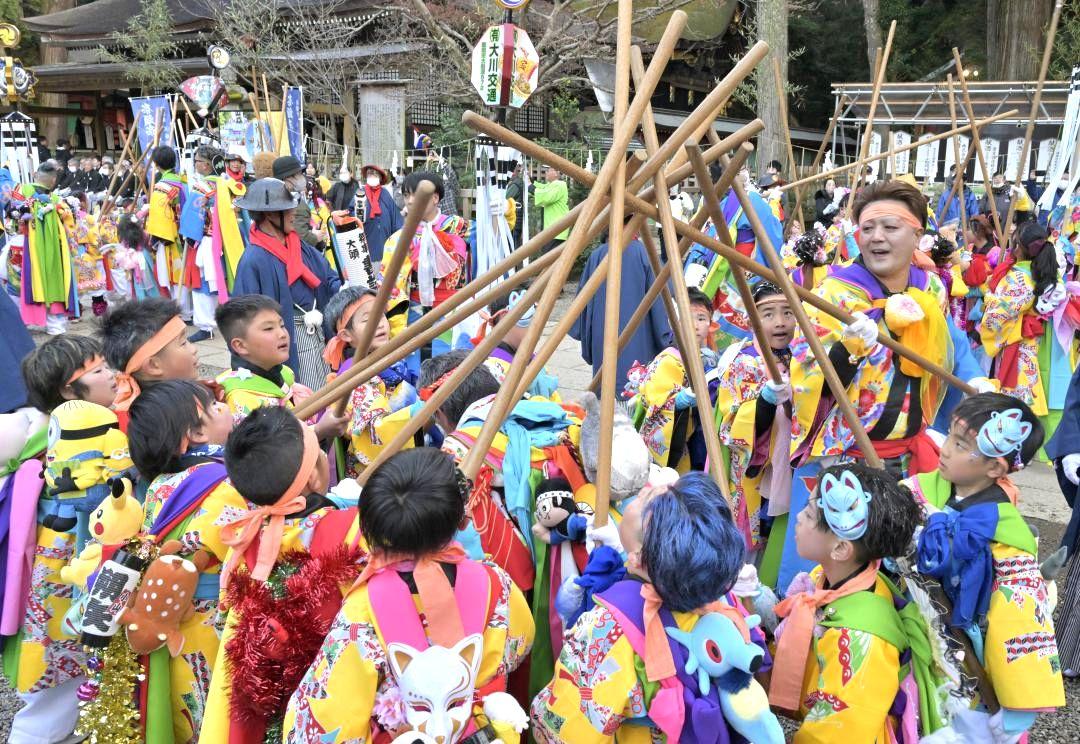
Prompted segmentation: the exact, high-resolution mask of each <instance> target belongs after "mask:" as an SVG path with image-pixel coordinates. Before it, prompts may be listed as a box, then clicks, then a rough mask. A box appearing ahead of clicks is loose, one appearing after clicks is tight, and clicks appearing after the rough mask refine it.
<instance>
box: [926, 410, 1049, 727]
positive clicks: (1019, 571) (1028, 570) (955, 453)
mask: <svg viewBox="0 0 1080 744" xmlns="http://www.w3.org/2000/svg"><path fill="white" fill-rule="evenodd" d="M1042 441H1043V429H1042V425H1041V424H1040V423H1039V420H1038V419H1037V418H1036V416H1035V414H1034V412H1033V411H1032V410H1031V408H1030V407H1028V406H1027V405H1025V404H1023V403H1022V402H1019V401H1017V400H1016V398H1014V397H1010V396H1007V395H1002V394H1000V393H987V394H983V395H976V396H973V397H970V398H967V399H966V400H964V401H963V402H962V403H961V404H960V405H958V406H957V407H956V409H955V410H954V411H953V416H952V425H951V427H950V429H949V436H948V438H947V439H946V440H945V443H944V444H943V445H942V446H941V464H940V467H939V468H938V470H935V471H934V472H931V473H922V474H920V475H918V476H916V477H914V478H911V479H909V480H907V481H905V484H906V485H907V486H908V487H910V488H911V490H912V491H913V492H914V493H915V496H916V497H917V499H918V502H919V503H920V504H922V505H923V507H924V508H925V510H926V511H927V513H928V514H929V518H928V520H927V523H926V527H925V529H923V531H922V533H921V535H920V536H919V547H918V558H919V570H920V571H921V572H923V573H924V574H927V575H929V576H931V577H933V578H935V579H937V580H938V581H939V582H940V583H941V586H942V588H943V589H944V590H945V593H946V595H947V596H948V597H949V599H950V600H951V602H952V614H951V615H950V616H949V617H946V618H942V622H943V623H944V624H946V625H948V626H950V627H953V628H958V629H960V630H962V631H964V632H965V633H967V634H968V635H969V636H970V637H971V639H972V644H973V646H974V649H975V653H976V654H977V655H978V656H979V662H980V663H981V664H982V665H983V667H984V668H985V670H986V673H987V676H988V678H989V680H990V683H991V685H992V686H993V688H994V694H995V695H996V696H997V699H998V702H999V703H1000V705H1001V706H1002V709H1001V711H1000V712H999V713H998V714H996V715H995V716H994V718H997V719H998V720H999V725H1000V726H1001V728H1002V729H1003V730H1004V731H1005V733H1006V735H1007V736H1009V737H1018V736H1019V735H1020V734H1022V733H1023V732H1025V731H1026V730H1027V729H1029V728H1030V727H1031V725H1032V724H1033V723H1034V722H1035V719H1036V717H1037V716H1038V714H1039V713H1041V712H1052V711H1053V710H1054V709H1055V708H1060V707H1062V706H1064V705H1065V690H1064V687H1063V683H1062V677H1061V667H1060V663H1059V660H1058V649H1057V643H1056V640H1055V635H1054V621H1053V617H1052V613H1053V607H1052V605H1051V603H1050V599H1049V595H1048V592H1047V585H1046V582H1045V581H1044V579H1043V576H1042V573H1041V572H1040V570H1039V563H1038V559H1037V554H1038V541H1037V539H1036V537H1035V535H1034V534H1033V533H1032V531H1031V529H1030V528H1029V527H1028V525H1027V524H1026V523H1025V522H1024V519H1023V517H1022V516H1021V515H1020V512H1019V511H1017V508H1016V499H1017V496H1018V491H1017V488H1016V486H1015V485H1014V484H1013V482H1012V481H1011V480H1010V479H1009V473H1012V472H1015V471H1017V470H1019V469H1021V468H1023V467H1024V466H1025V465H1027V463H1028V462H1030V461H1031V459H1032V458H1033V457H1034V456H1035V454H1036V453H1037V452H1038V450H1039V447H1040V446H1042ZM960 535H964V537H963V540H964V543H963V545H960V544H959V542H958V541H959V540H960Z"/></svg>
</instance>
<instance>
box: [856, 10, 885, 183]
mask: <svg viewBox="0 0 1080 744" xmlns="http://www.w3.org/2000/svg"><path fill="white" fill-rule="evenodd" d="M895 37H896V21H895V20H894V21H893V22H892V23H890V24H889V35H888V36H887V37H886V38H885V50H884V51H883V52H882V53H881V62H880V63H879V64H878V68H877V71H876V76H875V78H874V89H873V92H872V93H871V95H870V111H869V113H868V114H867V117H866V134H865V135H864V136H863V151H862V157H864V158H865V157H866V155H867V153H868V152H869V150H870V136H871V135H872V133H873V131H874V115H875V114H876V113H877V105H878V100H880V98H881V86H882V85H884V84H885V73H886V72H887V71H888V69H889V58H890V57H891V56H892V45H893V39H894V38H895ZM864 176H865V174H864V173H863V171H862V170H860V171H859V172H858V174H856V176H855V188H854V189H852V191H858V190H859V188H860V187H861V186H862V182H863V177H864ZM854 198H855V197H854V196H852V199H854ZM849 204H850V202H849Z"/></svg>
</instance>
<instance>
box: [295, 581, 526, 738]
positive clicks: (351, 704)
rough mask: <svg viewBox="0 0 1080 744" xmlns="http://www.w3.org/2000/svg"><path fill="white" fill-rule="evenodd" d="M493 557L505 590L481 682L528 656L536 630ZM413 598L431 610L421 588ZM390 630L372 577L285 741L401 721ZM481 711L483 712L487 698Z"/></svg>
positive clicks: (355, 595) (307, 683)
mask: <svg viewBox="0 0 1080 744" xmlns="http://www.w3.org/2000/svg"><path fill="white" fill-rule="evenodd" d="M485 565H486V566H487V568H488V569H489V571H490V575H492V576H493V577H497V583H496V584H493V585H492V587H491V591H493V592H497V594H498V596H497V597H495V598H494V599H495V601H494V604H493V612H492V613H491V615H490V616H489V618H488V621H487V624H486V626H485V627H484V632H483V652H482V656H481V659H480V666H479V671H478V672H477V675H476V686H477V689H479V688H481V687H483V686H484V685H486V684H488V683H489V682H491V681H492V680H494V679H495V678H497V677H505V675H507V674H509V673H510V672H512V671H513V670H514V669H516V668H517V667H518V666H519V665H520V664H521V663H522V661H524V660H525V658H526V657H527V656H528V654H529V649H530V648H531V647H532V641H533V634H534V626H533V619H532V613H531V611H530V610H529V605H528V604H527V603H526V601H525V597H524V595H522V593H521V591H520V590H518V588H517V587H515V586H514V584H513V582H512V581H511V580H510V577H509V576H508V575H507V574H506V572H504V571H503V570H502V569H500V568H498V567H497V566H495V565H494V564H492V563H485ZM413 601H414V602H415V603H416V608H417V610H418V611H419V612H420V613H421V615H423V608H422V607H421V605H420V601H419V597H418V596H417V595H413ZM383 633H384V631H383V629H382V628H380V627H379V624H378V622H377V620H376V617H375V612H374V610H373V608H372V603H371V598H370V595H369V593H368V587H367V585H366V584H364V585H361V586H359V587H357V588H356V589H354V590H353V591H352V592H351V593H350V594H349V595H348V596H347V597H346V599H345V603H344V604H343V605H342V608H341V611H340V612H339V613H338V616H337V618H336V619H335V620H334V625H333V627H332V628H331V629H330V632H329V633H328V634H327V636H326V640H325V641H324V643H323V647H322V650H321V651H319V655H318V656H317V657H316V659H315V661H314V663H313V664H312V665H311V667H310V668H309V669H308V671H307V674H306V675H305V676H304V679H303V681H302V682H301V683H300V686H299V687H298V688H297V690H296V692H295V693H293V696H292V698H291V699H290V700H289V708H288V711H287V712H286V714H285V721H284V725H283V730H284V732H285V736H284V741H285V742H295V743H296V744H304V743H306V742H312V741H320V742H327V743H330V742H336V743H338V744H345V743H346V742H368V741H373V740H374V739H373V737H374V733H375V730H378V729H375V727H373V723H376V724H380V725H379V729H381V730H383V731H386V730H392V729H393V728H394V727H395V725H399V724H400V721H398V720H397V719H396V718H395V717H392V716H391V715H390V711H392V709H393V708H394V707H395V706H394V703H393V702H392V701H393V700H394V699H396V698H397V696H398V695H400V693H399V692H398V688H397V684H396V682H395V679H394V676H393V673H392V671H391V669H390V666H389V662H388V661H387V652H386V641H385V639H384V635H383ZM474 712H475V713H476V714H481V708H480V706H479V705H475V706H474ZM500 733H501V737H505V736H506V734H505V733H504V732H500ZM382 736H383V737H386V734H383V735H382ZM380 740H381V739H380ZM385 740H386V741H389V737H386V739H385ZM503 740H504V741H506V739H505V738H504V739H503ZM506 744H514V743H513V742H510V741H506Z"/></svg>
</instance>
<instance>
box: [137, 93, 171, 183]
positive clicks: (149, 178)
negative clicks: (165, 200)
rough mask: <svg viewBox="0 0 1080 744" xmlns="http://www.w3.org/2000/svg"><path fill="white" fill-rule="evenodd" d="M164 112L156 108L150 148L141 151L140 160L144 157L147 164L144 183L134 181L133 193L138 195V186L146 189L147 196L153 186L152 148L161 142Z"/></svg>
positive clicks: (155, 147)
mask: <svg viewBox="0 0 1080 744" xmlns="http://www.w3.org/2000/svg"><path fill="white" fill-rule="evenodd" d="M164 119H165V116H164V112H163V111H162V110H161V109H158V110H157V111H156V112H154V139H153V140H152V141H151V144H150V149H149V150H147V151H146V152H144V153H142V155H141V156H140V158H139V159H140V160H142V159H143V158H146V160H147V164H146V165H145V166H144V173H145V174H146V183H143V182H142V179H139V180H138V181H136V182H135V195H136V196H138V194H139V189H140V187H141V188H142V189H144V190H145V191H146V194H147V197H149V195H150V190H151V189H152V188H154V160H153V157H154V150H156V149H157V146H158V143H159V142H161V127H162V124H163V123H164Z"/></svg>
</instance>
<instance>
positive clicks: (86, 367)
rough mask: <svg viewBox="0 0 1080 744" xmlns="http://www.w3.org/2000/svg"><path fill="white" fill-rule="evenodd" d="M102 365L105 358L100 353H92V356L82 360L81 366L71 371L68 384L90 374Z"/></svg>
mask: <svg viewBox="0 0 1080 744" xmlns="http://www.w3.org/2000/svg"><path fill="white" fill-rule="evenodd" d="M103 366H105V358H104V357H103V356H101V354H94V356H92V357H90V358H89V359H87V360H86V361H85V362H83V366H82V367H80V368H79V369H77V370H75V371H74V372H73V373H72V375H71V377H69V378H68V381H67V384H68V385H70V384H71V383H73V382H75V381H76V380H77V379H79V378H80V377H82V376H83V375H87V374H90V373H91V372H93V371H94V370H95V369H99V368H101V367H103Z"/></svg>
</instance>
